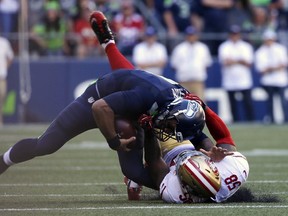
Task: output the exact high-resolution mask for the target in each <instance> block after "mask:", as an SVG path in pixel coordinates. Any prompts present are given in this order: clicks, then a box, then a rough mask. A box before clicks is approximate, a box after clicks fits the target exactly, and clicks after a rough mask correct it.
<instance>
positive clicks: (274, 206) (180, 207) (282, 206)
mask: <svg viewBox="0 0 288 216" xmlns="http://www.w3.org/2000/svg"><path fill="white" fill-rule="evenodd" d="M227 208H230V209H234V208H237V209H239V208H245V209H249V208H255V209H261V208H265V209H267V208H288V205H231V206H229V205H210V206H209V205H197V206H195V205H191V206H183V205H159V206H151V205H150V206H116V207H115V206H114V207H112V206H109V207H81V208H77V207H75V208H4V209H0V212H5V211H6V212H21V211H83V210H89V211H91V210H115V209H227Z"/></svg>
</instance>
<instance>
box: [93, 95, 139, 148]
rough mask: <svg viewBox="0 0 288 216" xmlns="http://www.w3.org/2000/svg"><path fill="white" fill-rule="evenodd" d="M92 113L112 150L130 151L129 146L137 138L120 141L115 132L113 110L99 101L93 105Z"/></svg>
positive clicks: (104, 102) (102, 101) (103, 101)
mask: <svg viewBox="0 0 288 216" xmlns="http://www.w3.org/2000/svg"><path fill="white" fill-rule="evenodd" d="M92 112H93V116H94V120H95V122H96V124H97V126H98V128H99V130H100V131H101V133H102V134H103V136H104V137H105V138H106V140H107V142H108V144H109V146H110V148H112V149H113V150H124V151H129V150H130V149H128V148H127V144H129V143H131V142H133V141H134V140H135V139H136V137H131V138H129V139H120V137H119V136H118V134H117V133H116V130H115V114H114V111H113V110H112V108H111V107H110V106H109V105H108V104H107V103H106V101H105V100H103V99H99V100H97V101H95V102H94V103H93V105H92Z"/></svg>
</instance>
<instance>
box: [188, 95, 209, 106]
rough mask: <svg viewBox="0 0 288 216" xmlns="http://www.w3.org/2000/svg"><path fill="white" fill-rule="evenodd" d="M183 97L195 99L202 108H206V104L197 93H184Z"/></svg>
mask: <svg viewBox="0 0 288 216" xmlns="http://www.w3.org/2000/svg"><path fill="white" fill-rule="evenodd" d="M184 99H187V100H194V101H196V102H197V103H199V104H200V105H201V106H202V108H203V109H204V110H205V108H206V106H207V105H206V104H205V103H204V101H203V100H201V99H200V98H199V97H198V96H197V95H195V94H192V93H189V94H186V95H185V96H184Z"/></svg>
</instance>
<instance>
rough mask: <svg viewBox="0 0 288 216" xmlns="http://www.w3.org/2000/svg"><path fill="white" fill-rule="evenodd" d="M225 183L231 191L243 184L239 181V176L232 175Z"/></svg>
mask: <svg viewBox="0 0 288 216" xmlns="http://www.w3.org/2000/svg"><path fill="white" fill-rule="evenodd" d="M224 182H225V184H226V185H227V187H228V189H229V190H230V191H231V190H233V189H235V188H236V187H239V186H240V185H241V182H240V181H238V177H237V175H231V176H230V177H228V178H226V179H225V180H224Z"/></svg>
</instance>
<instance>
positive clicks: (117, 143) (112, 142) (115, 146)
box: [107, 134, 121, 150]
mask: <svg viewBox="0 0 288 216" xmlns="http://www.w3.org/2000/svg"><path fill="white" fill-rule="evenodd" d="M107 142H108V145H109V147H110V148H111V149H113V150H117V149H118V148H119V146H120V145H121V142H120V135H119V134H117V135H116V136H115V137H114V138H112V139H110V140H107Z"/></svg>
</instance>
